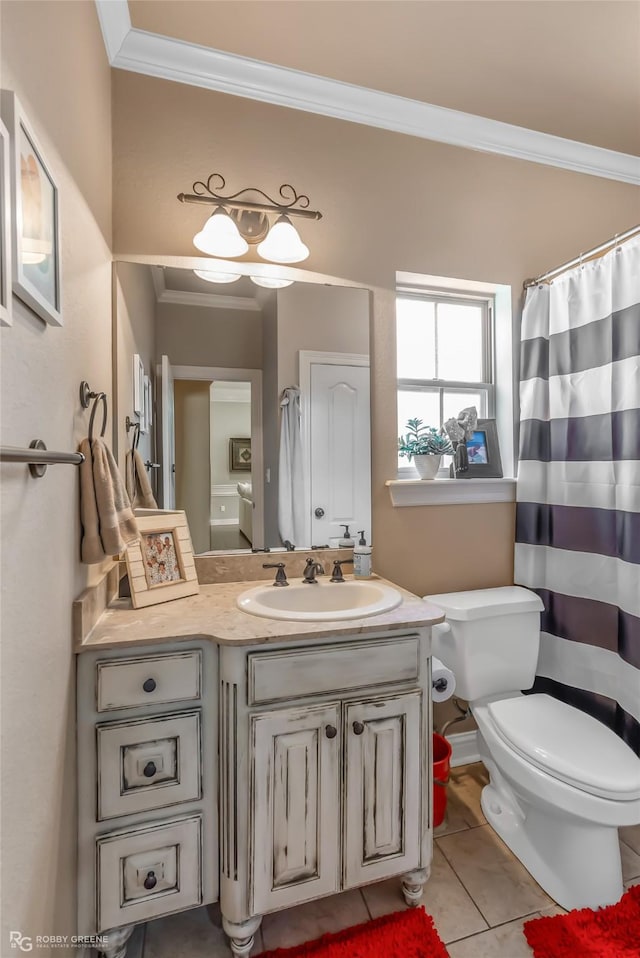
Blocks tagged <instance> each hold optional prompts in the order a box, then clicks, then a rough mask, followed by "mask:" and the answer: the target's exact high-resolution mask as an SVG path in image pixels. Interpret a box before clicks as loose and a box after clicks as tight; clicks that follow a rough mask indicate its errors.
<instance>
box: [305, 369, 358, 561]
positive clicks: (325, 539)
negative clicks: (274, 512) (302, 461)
mask: <svg viewBox="0 0 640 958" xmlns="http://www.w3.org/2000/svg"><path fill="white" fill-rule="evenodd" d="M309 430H310V438H311V462H310V493H311V496H310V499H311V502H310V505H311V543H312V544H313V545H328V544H329V540H330V539H332V538H336V537H337V536H340V535H342V534H343V530H342V529H341V525H342V524H348V525H349V527H350V530H351V532H352V534H354V536H355V533H356V531H357V530H359V529H364V530H365V535H366V537H367V542H368V541H370V538H371V434H370V402H369V367H368V366H350V365H344V366H343V365H333V364H332V365H330V364H324V363H314V364H313V365H312V366H311V392H310V402H309Z"/></svg>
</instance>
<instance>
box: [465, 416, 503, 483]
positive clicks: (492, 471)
mask: <svg viewBox="0 0 640 958" xmlns="http://www.w3.org/2000/svg"><path fill="white" fill-rule="evenodd" d="M466 446H467V456H468V459H469V467H468V469H467V470H466V471H465V472H460V473H458V476H457V478H459V479H501V478H502V460H501V459H500V445H499V443H498V430H497V428H496V421H495V419H478V422H477V424H476V428H475V429H474V431H473V434H472V436H471V438H470V439H467V442H466Z"/></svg>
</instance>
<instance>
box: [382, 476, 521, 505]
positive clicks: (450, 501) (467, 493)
mask: <svg viewBox="0 0 640 958" xmlns="http://www.w3.org/2000/svg"><path fill="white" fill-rule="evenodd" d="M385 485H386V486H387V488H388V489H389V495H390V496H391V503H392V505H393V506H396V507H397V506H455V505H466V504H467V503H474V502H476V503H480V502H515V499H516V480H515V479H388V480H387V482H386V483H385Z"/></svg>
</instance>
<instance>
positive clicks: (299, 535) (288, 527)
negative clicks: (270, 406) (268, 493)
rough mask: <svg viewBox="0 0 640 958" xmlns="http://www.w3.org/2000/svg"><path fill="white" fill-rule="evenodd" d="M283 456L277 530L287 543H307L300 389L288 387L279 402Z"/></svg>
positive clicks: (279, 470)
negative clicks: (305, 540) (305, 541)
mask: <svg viewBox="0 0 640 958" xmlns="http://www.w3.org/2000/svg"><path fill="white" fill-rule="evenodd" d="M280 406H281V418H280V456H279V460H278V463H279V469H278V531H279V532H280V538H281V539H282V541H283V542H284V543H285V544H286V543H287V542H289V543H290V544H291V545H294V546H295V545H297V546H300V545H302V544H303V543H304V539H305V530H304V519H305V489H304V465H303V454H302V422H301V417H302V411H301V405H300V390H299V388H298V387H297V386H288V387H287V388H286V389H284V390H283V392H282V398H281V400H280Z"/></svg>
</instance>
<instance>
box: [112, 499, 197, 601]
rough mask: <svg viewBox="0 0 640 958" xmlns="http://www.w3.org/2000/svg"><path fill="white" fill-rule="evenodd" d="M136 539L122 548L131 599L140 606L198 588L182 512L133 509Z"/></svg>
mask: <svg viewBox="0 0 640 958" xmlns="http://www.w3.org/2000/svg"><path fill="white" fill-rule="evenodd" d="M136 521H137V523H138V529H139V530H140V539H139V540H138V542H136V543H135V544H134V545H132V546H129V548H128V549H127V551H126V552H125V560H126V563H127V574H128V576H129V587H130V589H131V603H132V605H133V607H134V609H143V608H145V607H146V606H149V605H157V604H158V603H160V602H170V601H171V600H172V599H183V598H184V597H185V596H188V595H197V593H198V592H199V590H200V586H199V583H198V576H197V574H196V566H195V562H194V559H193V546H192V544H191V534H190V532H189V526H188V524H187V517H186V515H185V513H184V512H180V511H178V512H165V511H163V510H161V509H158V510H157V511H156V510H153V509H144V510H136Z"/></svg>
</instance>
